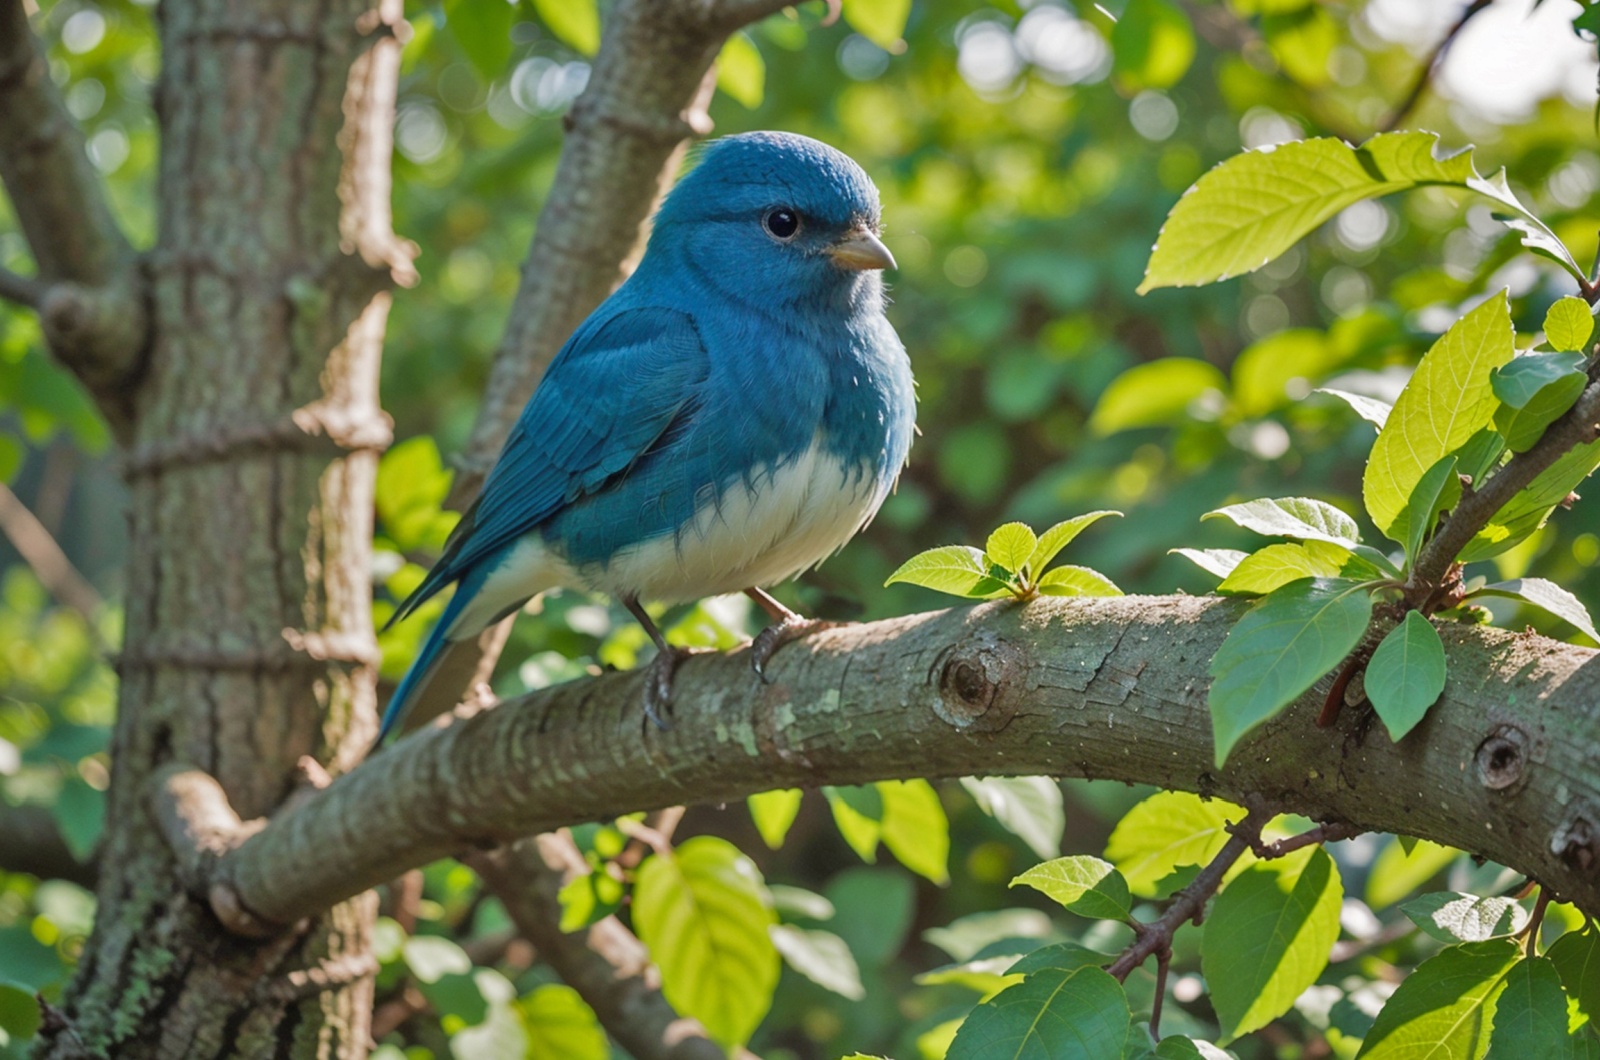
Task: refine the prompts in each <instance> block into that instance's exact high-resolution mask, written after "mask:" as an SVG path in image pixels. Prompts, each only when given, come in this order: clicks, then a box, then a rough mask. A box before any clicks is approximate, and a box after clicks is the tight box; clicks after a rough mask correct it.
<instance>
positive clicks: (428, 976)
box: [400, 935, 472, 983]
mask: <svg viewBox="0 0 1600 1060" xmlns="http://www.w3.org/2000/svg"><path fill="white" fill-rule="evenodd" d="M400 952H401V955H402V956H403V957H405V961H406V967H407V968H409V969H411V974H412V975H414V976H416V977H417V978H418V979H419V980H421V981H422V982H424V983H436V982H438V981H439V980H440V979H442V978H444V977H445V976H447V975H465V974H467V973H468V972H470V971H472V958H471V957H468V956H467V951H466V950H463V949H462V948H461V947H460V946H458V945H456V944H455V943H454V942H451V941H450V940H449V939H447V938H441V937H440V936H438V935H412V936H411V937H410V938H408V939H406V941H405V944H404V945H403V946H402V947H401V950H400Z"/></svg>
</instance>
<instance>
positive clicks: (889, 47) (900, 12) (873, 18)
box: [843, 0, 911, 52]
mask: <svg viewBox="0 0 1600 1060" xmlns="http://www.w3.org/2000/svg"><path fill="white" fill-rule="evenodd" d="M843 14H844V20H845V22H846V23H848V24H849V26H850V28H851V29H853V30H855V31H856V32H857V33H859V34H861V35H862V36H863V37H865V38H867V39H868V40H869V41H871V42H872V43H874V44H876V45H877V46H878V47H880V48H882V49H883V50H884V51H888V52H893V51H898V50H899V49H900V36H901V34H903V33H904V32H905V31H906V19H907V18H909V17H910V15H911V0H844V3H843Z"/></svg>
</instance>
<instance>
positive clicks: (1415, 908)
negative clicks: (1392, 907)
mask: <svg viewBox="0 0 1600 1060" xmlns="http://www.w3.org/2000/svg"><path fill="white" fill-rule="evenodd" d="M1400 911H1401V912H1402V913H1404V914H1405V915H1406V916H1407V917H1408V918H1410V920H1411V922H1412V923H1413V924H1415V925H1417V927H1419V928H1421V929H1422V930H1423V931H1425V932H1426V933H1428V934H1429V935H1432V936H1433V937H1434V938H1436V939H1438V940H1439V941H1440V942H1451V943H1454V942H1484V941H1486V940H1488V939H1492V938H1500V937H1502V936H1505V935H1514V934H1516V933H1517V932H1519V931H1521V930H1522V927H1523V925H1524V924H1526V923H1527V922H1528V911H1527V910H1526V909H1524V908H1523V907H1522V906H1521V905H1519V904H1518V903H1517V902H1516V900H1515V899H1511V898H1505V897H1501V896H1499V895H1485V896H1481V897H1480V896H1479V895H1475V894H1460V893H1457V892H1455V891H1434V892H1433V893H1432V894H1421V895H1418V896H1417V897H1415V898H1412V899H1411V900H1409V901H1406V902H1401V903H1400Z"/></svg>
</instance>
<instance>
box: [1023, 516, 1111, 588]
mask: <svg viewBox="0 0 1600 1060" xmlns="http://www.w3.org/2000/svg"><path fill="white" fill-rule="evenodd" d="M1108 515H1115V516H1117V517H1118V518H1119V519H1120V518H1121V517H1122V513H1121V512H1113V511H1098V512H1088V513H1086V514H1084V515H1079V516H1074V517H1073V518H1071V519H1066V520H1063V521H1061V522H1059V523H1057V524H1056V525H1054V526H1052V527H1051V528H1050V529H1048V530H1046V531H1045V532H1044V533H1042V534H1040V535H1039V543H1038V544H1037V545H1035V546H1034V549H1033V554H1032V555H1030V556H1029V557H1028V569H1029V570H1030V571H1032V572H1033V574H1034V576H1035V577H1038V575H1039V573H1040V572H1041V571H1043V570H1044V569H1045V568H1046V567H1048V566H1050V561H1051V560H1053V559H1055V558H1056V556H1057V555H1058V554H1059V553H1060V552H1061V550H1062V549H1064V548H1066V547H1067V546H1068V545H1070V544H1071V543H1072V542H1073V540H1074V539H1075V538H1077V536H1078V535H1079V534H1081V533H1083V532H1084V530H1086V529H1088V528H1089V527H1090V526H1092V525H1094V524H1095V523H1097V522H1099V521H1100V520H1101V519H1104V518H1105V517H1106V516H1108Z"/></svg>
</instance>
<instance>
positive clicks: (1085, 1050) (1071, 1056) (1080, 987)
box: [946, 968, 1130, 1060]
mask: <svg viewBox="0 0 1600 1060" xmlns="http://www.w3.org/2000/svg"><path fill="white" fill-rule="evenodd" d="M1129 1019H1130V1013H1129V1011H1128V999H1127V997H1126V996H1125V995H1124V994H1123V992H1122V984H1121V983H1119V982H1117V981H1116V980H1115V979H1113V978H1111V976H1109V975H1107V974H1106V973H1105V972H1103V971H1101V970H1100V969H1098V968H1076V969H1072V970H1070V971H1068V970H1064V969H1060V968H1046V969H1043V970H1041V971H1038V972H1034V973H1033V974H1032V975H1029V976H1028V977H1027V978H1026V979H1024V980H1023V981H1022V982H1020V983H1018V984H1016V985H1015V986H1010V987H1007V988H1006V989H1004V990H1002V991H1001V992H1000V993H998V994H996V995H995V996H994V997H992V998H990V999H989V1000H988V1001H986V1002H984V1003H983V1004H982V1005H979V1006H978V1007H977V1008H976V1009H974V1010H973V1011H972V1014H971V1015H970V1016H968V1017H967V1019H966V1022H964V1023H962V1024H961V1029H960V1030H959V1031H957V1032H956V1036H955V1039H954V1040H953V1041H952V1042H951V1043H950V1050H949V1052H948V1053H947V1054H946V1057H947V1060H993V1058H994V1057H1008V1058H1010V1060H1106V1058H1107V1057H1115V1056H1120V1055H1121V1053H1122V1044H1123V1042H1125V1041H1126V1040H1127V1037H1128V1021H1129Z"/></svg>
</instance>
